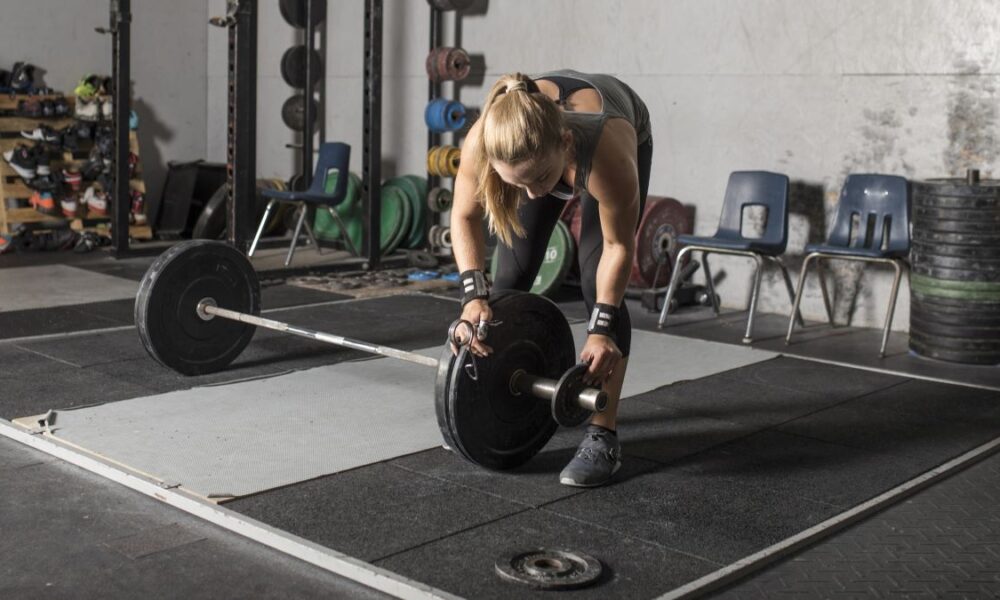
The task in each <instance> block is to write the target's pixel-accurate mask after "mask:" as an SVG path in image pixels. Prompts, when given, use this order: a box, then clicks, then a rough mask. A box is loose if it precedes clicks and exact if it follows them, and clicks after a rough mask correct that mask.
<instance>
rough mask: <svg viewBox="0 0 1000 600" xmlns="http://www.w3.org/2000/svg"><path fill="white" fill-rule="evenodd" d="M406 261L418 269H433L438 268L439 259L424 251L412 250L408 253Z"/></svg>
mask: <svg viewBox="0 0 1000 600" xmlns="http://www.w3.org/2000/svg"><path fill="white" fill-rule="evenodd" d="M406 261H407V262H408V263H409V264H410V266H411V267H415V268H417V269H433V268H434V267H436V266H438V259H437V258H435V257H434V255H433V254H431V253H430V252H424V251H423V250H410V251H409V252H407V253H406Z"/></svg>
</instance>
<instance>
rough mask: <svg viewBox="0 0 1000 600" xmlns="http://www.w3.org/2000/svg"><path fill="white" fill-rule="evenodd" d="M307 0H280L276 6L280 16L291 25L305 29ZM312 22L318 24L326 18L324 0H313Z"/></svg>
mask: <svg viewBox="0 0 1000 600" xmlns="http://www.w3.org/2000/svg"><path fill="white" fill-rule="evenodd" d="M308 1H309V0H281V2H279V3H278V8H279V10H281V18H283V19H284V20H285V23H288V24H289V25H291V26H292V27H298V28H299V29H305V28H306V25H308V23H307V22H306V2H308ZM312 8H313V24H314V25H318V24H319V23H322V22H323V21H324V20H325V19H326V0H313V7H312Z"/></svg>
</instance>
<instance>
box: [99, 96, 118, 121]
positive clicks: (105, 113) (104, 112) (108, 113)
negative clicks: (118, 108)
mask: <svg viewBox="0 0 1000 600" xmlns="http://www.w3.org/2000/svg"><path fill="white" fill-rule="evenodd" d="M114 116H115V104H114V102H112V101H111V97H110V96H109V97H107V98H105V99H104V100H103V101H102V102H101V118H102V119H104V120H105V121H110V120H111V119H113V118H114Z"/></svg>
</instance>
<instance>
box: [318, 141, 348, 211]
mask: <svg viewBox="0 0 1000 600" xmlns="http://www.w3.org/2000/svg"><path fill="white" fill-rule="evenodd" d="M350 168H351V146H350V145H349V144H345V143H343V142H324V143H322V144H320V146H319V158H317V160H316V172H315V173H313V178H312V183H311V184H310V185H309V192H308V193H309V195H310V196H317V197H323V200H324V202H325V203H327V204H331V205H336V204H340V202H341V200H343V199H344V195H345V194H347V180H348V179H350V177H349V173H348V171H349V170H350ZM330 177H336V178H337V184H336V185H335V186H334V188H333V192H332V193H328V192H327V191H326V188H327V185H326V182H327V179H328V178H330Z"/></svg>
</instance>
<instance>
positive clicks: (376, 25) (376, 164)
mask: <svg viewBox="0 0 1000 600" xmlns="http://www.w3.org/2000/svg"><path fill="white" fill-rule="evenodd" d="M363 122H364V132H363V144H362V159H361V160H362V165H361V198H362V202H363V203H364V215H365V217H364V220H363V223H362V225H363V227H362V240H363V241H362V252H363V253H364V257H365V259H367V267H368V268H369V269H377V268H378V267H379V265H380V264H381V262H382V252H381V241H382V240H381V238H382V235H381V221H382V194H381V184H382V164H381V161H382V0H365V65H364V117H363Z"/></svg>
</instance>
